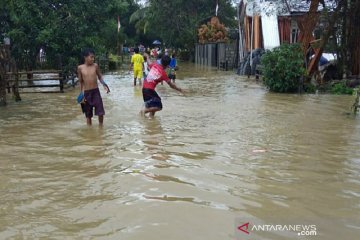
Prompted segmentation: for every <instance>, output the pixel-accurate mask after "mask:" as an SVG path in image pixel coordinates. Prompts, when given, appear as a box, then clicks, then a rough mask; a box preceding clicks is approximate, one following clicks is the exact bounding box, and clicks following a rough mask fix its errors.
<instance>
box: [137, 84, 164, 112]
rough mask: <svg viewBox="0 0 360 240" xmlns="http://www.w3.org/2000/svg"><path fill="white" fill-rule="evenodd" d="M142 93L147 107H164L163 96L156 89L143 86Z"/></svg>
mask: <svg viewBox="0 0 360 240" xmlns="http://www.w3.org/2000/svg"><path fill="white" fill-rule="evenodd" d="M142 93H143V98H144V103H145V107H146V108H152V107H156V108H160V109H162V103H161V98H160V97H159V95H158V94H157V92H156V91H155V90H152V89H148V88H143V89H142Z"/></svg>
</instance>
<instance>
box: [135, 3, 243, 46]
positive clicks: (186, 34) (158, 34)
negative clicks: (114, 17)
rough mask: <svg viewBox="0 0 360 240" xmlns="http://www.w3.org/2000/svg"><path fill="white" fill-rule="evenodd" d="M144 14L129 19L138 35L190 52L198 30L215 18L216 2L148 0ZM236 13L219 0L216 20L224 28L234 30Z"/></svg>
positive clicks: (228, 4)
mask: <svg viewBox="0 0 360 240" xmlns="http://www.w3.org/2000/svg"><path fill="white" fill-rule="evenodd" d="M148 3H149V5H148V7H147V8H146V10H145V12H138V13H136V14H134V15H133V16H132V18H131V19H132V20H133V21H136V22H137V23H139V24H137V25H136V26H137V27H138V28H140V29H139V32H146V34H148V35H150V36H154V38H156V39H160V40H162V42H163V43H164V44H165V45H166V46H169V47H176V48H187V49H192V48H193V47H194V44H195V42H197V29H198V28H199V26H200V25H201V24H203V23H206V22H207V21H209V20H210V18H211V17H213V16H215V7H216V1H212V2H211V1H210V2H209V1H207V0H172V1H169V0H149V1H148ZM235 16H236V9H235V8H234V7H233V6H232V4H231V0H219V11H218V17H219V19H220V21H221V22H222V23H224V25H225V26H227V27H233V26H236V21H235Z"/></svg>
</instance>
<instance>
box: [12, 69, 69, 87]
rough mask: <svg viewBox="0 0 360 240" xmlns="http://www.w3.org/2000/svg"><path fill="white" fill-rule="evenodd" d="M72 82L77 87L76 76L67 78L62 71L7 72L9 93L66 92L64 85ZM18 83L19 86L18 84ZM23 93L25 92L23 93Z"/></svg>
mask: <svg viewBox="0 0 360 240" xmlns="http://www.w3.org/2000/svg"><path fill="white" fill-rule="evenodd" d="M69 81H71V83H70V85H72V86H75V84H76V83H75V76H66V75H65V74H64V73H63V72H62V71H61V70H39V71H26V72H7V73H6V82H7V86H6V87H7V90H8V93H10V92H11V91H13V92H14V91H16V89H24V88H27V89H29V88H32V89H33V90H32V91H31V92H61V93H62V92H64V85H65V84H66V83H68V82H69ZM16 83H17V84H16ZM22 92H23V91H22Z"/></svg>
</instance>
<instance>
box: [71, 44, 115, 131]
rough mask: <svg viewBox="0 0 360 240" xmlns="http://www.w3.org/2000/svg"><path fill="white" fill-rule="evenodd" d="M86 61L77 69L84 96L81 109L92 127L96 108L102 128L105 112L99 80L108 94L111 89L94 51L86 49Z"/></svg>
mask: <svg viewBox="0 0 360 240" xmlns="http://www.w3.org/2000/svg"><path fill="white" fill-rule="evenodd" d="M84 60H85V63H84V64H81V65H79V66H78V68H77V75H78V78H79V82H80V91H81V93H83V95H84V99H83V101H82V103H81V108H82V111H83V113H85V116H86V123H87V125H91V118H92V117H93V110H94V108H95V115H96V116H98V117H99V125H100V126H102V125H103V122H104V115H105V110H104V106H103V102H102V98H101V95H100V90H99V88H98V83H97V80H98V79H99V81H100V83H101V84H102V85H103V86H104V89H105V91H106V92H107V93H109V92H110V89H109V87H108V86H107V85H106V83H105V82H104V79H103V76H102V74H101V72H100V69H99V66H98V65H97V64H96V63H94V60H95V52H94V51H93V50H92V49H86V50H85V51H84Z"/></svg>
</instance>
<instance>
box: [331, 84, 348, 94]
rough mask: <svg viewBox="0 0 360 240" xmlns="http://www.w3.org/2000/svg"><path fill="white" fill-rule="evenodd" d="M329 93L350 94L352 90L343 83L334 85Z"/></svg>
mask: <svg viewBox="0 0 360 240" xmlns="http://www.w3.org/2000/svg"><path fill="white" fill-rule="evenodd" d="M330 92H331V93H332V94H338V95H340V94H352V93H353V89H352V88H349V87H347V86H346V85H345V83H343V82H340V83H336V84H334V85H333V86H332V87H331V89H330Z"/></svg>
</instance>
